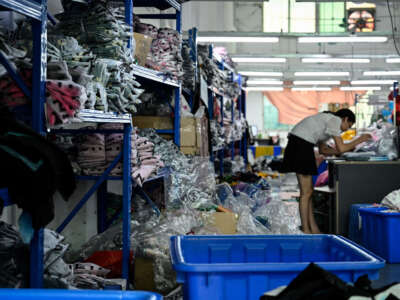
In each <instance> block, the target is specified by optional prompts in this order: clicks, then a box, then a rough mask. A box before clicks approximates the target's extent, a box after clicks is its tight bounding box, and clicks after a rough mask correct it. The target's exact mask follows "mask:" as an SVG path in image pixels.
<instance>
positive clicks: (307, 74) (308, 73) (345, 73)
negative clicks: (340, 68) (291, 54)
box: [294, 72, 350, 77]
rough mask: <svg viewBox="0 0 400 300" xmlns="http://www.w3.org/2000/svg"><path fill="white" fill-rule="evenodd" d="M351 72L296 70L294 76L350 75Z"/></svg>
mask: <svg viewBox="0 0 400 300" xmlns="http://www.w3.org/2000/svg"><path fill="white" fill-rule="evenodd" d="M349 75H350V72H294V76H304V77H312V76H318V77H319V76H324V77H325V76H326V77H330V76H332V77H336V76H338V77H339V76H349Z"/></svg>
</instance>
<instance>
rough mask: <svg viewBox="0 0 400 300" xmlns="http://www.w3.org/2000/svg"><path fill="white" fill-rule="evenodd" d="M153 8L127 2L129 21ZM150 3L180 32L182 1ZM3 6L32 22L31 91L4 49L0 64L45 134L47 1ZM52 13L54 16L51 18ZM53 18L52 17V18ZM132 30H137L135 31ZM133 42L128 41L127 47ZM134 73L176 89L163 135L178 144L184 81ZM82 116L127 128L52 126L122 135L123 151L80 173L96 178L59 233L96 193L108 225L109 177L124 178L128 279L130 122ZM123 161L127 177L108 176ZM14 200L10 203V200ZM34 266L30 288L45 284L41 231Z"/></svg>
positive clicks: (102, 223) (0, 2) (9, 0)
mask: <svg viewBox="0 0 400 300" xmlns="http://www.w3.org/2000/svg"><path fill="white" fill-rule="evenodd" d="M134 5H135V6H138V7H139V6H149V2H148V1H140V0H135V1H134V3H133V1H132V0H125V8H126V9H125V14H126V22H127V23H128V24H129V25H131V26H132V23H133V20H132V19H133V7H134ZM151 6H153V7H157V8H159V9H167V8H171V7H173V8H175V9H176V14H174V15H171V14H169V15H153V16H151V15H147V17H157V18H158V19H160V18H174V19H176V24H177V26H176V27H177V30H178V31H179V32H180V33H181V5H180V4H179V3H178V2H176V1H174V0H158V1H152V2H151ZM0 7H1V8H3V9H8V10H13V11H15V12H18V13H20V14H23V15H24V16H27V17H29V18H30V19H31V20H32V32H33V58H32V59H33V84H32V86H33V89H32V91H30V90H29V89H28V88H27V86H26V85H25V83H24V81H23V80H22V79H21V78H20V76H19V75H18V74H17V73H16V71H15V70H14V69H13V68H12V66H11V64H10V63H9V62H8V60H7V59H6V58H5V57H4V56H3V55H2V54H1V53H0V63H2V64H3V65H4V66H5V68H6V69H7V71H8V72H9V74H10V76H11V77H12V78H13V79H14V80H15V81H16V83H17V84H18V86H19V87H20V88H21V90H22V91H23V92H24V94H25V95H26V96H27V97H28V98H30V99H32V127H33V129H34V130H36V131H37V132H39V133H41V134H45V129H44V124H45V122H44V103H45V89H46V69H47V66H46V65H47V17H48V14H47V0H18V1H17V0H0ZM49 17H51V16H49ZM50 19H51V20H52V18H50ZM132 31H133V30H132ZM131 43H132V41H130V42H128V47H130V46H131ZM134 74H135V75H136V76H138V77H141V78H144V79H147V80H150V81H152V82H155V83H159V84H163V85H164V86H169V87H173V88H174V89H175V121H174V130H171V131H168V132H166V131H165V130H164V131H162V132H161V133H173V134H174V141H175V143H176V144H177V145H178V146H179V144H180V109H179V107H180V92H181V85H180V83H178V82H176V81H173V80H169V79H166V78H165V77H164V76H163V74H160V73H159V72H157V71H153V70H150V69H147V68H143V67H140V66H135V67H134ZM80 118H81V119H82V120H83V121H85V122H91V123H110V122H113V123H121V124H124V129H123V130H48V131H49V132H53V133H57V134H68V133H69V134H72V133H81V134H82V133H83V134H92V133H103V134H107V133H123V134H124V142H123V149H122V151H121V153H120V154H119V155H118V156H117V157H116V158H115V160H114V161H113V162H112V163H111V165H110V166H109V167H108V168H107V170H106V171H105V172H104V173H103V174H102V175H101V176H77V179H78V180H96V182H95V183H94V185H93V186H92V187H91V188H90V189H89V191H88V192H87V193H86V194H85V195H84V196H83V198H82V199H81V201H80V202H79V203H78V204H77V205H76V206H75V207H74V209H73V210H72V211H71V212H70V214H69V215H68V217H67V218H66V219H65V220H64V222H63V223H62V224H61V225H60V226H59V227H58V228H57V232H61V231H62V230H63V229H64V228H65V227H66V226H67V225H68V224H69V222H70V221H71V220H72V219H73V217H74V216H75V215H76V214H77V212H78V211H79V210H80V209H81V208H82V207H83V205H84V204H85V203H86V202H87V201H88V200H89V198H90V197H91V196H92V195H93V194H94V192H95V191H96V190H97V191H98V206H99V208H100V211H99V216H98V222H99V226H98V231H99V232H102V231H104V230H105V229H106V228H107V222H106V221H107V220H106V219H105V216H106V214H105V210H106V201H105V193H106V185H105V182H106V180H121V179H122V180H123V205H122V206H123V208H122V211H123V263H122V277H123V278H125V279H127V281H128V282H129V266H130V264H129V260H130V220H131V215H130V213H131V195H132V179H131V164H130V161H131V157H130V154H131V132H132V125H131V124H132V121H131V117H130V115H118V114H115V113H103V112H99V111H93V110H82V111H81V112H80ZM121 160H122V161H123V176H109V174H110V171H111V170H112V169H113V168H114V167H115V166H116V164H117V163H118V162H119V161H121ZM7 204H10V203H7ZM30 261H31V268H30V277H31V278H30V282H31V287H32V288H41V287H42V285H43V229H40V230H37V231H35V233H34V236H33V238H32V242H31V260H30Z"/></svg>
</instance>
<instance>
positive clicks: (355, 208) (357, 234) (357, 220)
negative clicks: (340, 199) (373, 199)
mask: <svg viewBox="0 0 400 300" xmlns="http://www.w3.org/2000/svg"><path fill="white" fill-rule="evenodd" d="M361 207H372V205H371V204H353V205H352V206H351V208H350V218H349V239H350V240H352V241H353V242H356V243H357V244H360V245H361V244H362V233H361V215H360V211H359V209H360V208H361Z"/></svg>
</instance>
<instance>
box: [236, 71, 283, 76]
mask: <svg viewBox="0 0 400 300" xmlns="http://www.w3.org/2000/svg"><path fill="white" fill-rule="evenodd" d="M239 74H242V75H243V76H254V77H258V76H270V77H281V76H283V73H282V72H258V71H239Z"/></svg>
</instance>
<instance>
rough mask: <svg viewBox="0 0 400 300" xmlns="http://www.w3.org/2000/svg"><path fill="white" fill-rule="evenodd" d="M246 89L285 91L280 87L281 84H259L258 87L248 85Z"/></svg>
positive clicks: (250, 90) (249, 90)
mask: <svg viewBox="0 0 400 300" xmlns="http://www.w3.org/2000/svg"><path fill="white" fill-rule="evenodd" d="M246 91H248V92H252V91H254V92H256V91H260V92H262V91H277V92H281V91H283V87H279V86H258V87H247V88H246Z"/></svg>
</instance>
